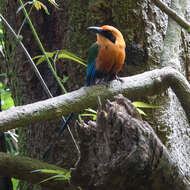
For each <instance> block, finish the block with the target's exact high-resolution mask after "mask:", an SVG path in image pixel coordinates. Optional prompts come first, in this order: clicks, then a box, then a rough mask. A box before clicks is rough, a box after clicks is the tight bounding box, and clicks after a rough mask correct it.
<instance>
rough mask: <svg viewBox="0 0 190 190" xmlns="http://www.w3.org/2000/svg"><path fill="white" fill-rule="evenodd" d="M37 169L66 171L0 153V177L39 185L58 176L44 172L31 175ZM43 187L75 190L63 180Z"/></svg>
mask: <svg viewBox="0 0 190 190" xmlns="http://www.w3.org/2000/svg"><path fill="white" fill-rule="evenodd" d="M37 169H50V170H59V171H64V170H63V168H60V167H57V166H55V165H51V164H47V163H45V162H41V161H39V160H36V159H32V158H28V157H21V156H12V155H10V154H6V153H3V152H0V175H3V176H11V177H14V178H17V179H21V180H25V181H28V182H31V183H33V184H37V183H39V182H41V181H42V180H44V179H47V178H49V177H51V176H54V175H56V174H48V173H42V172H34V173H31V172H32V171H34V170H37ZM41 185H42V186H44V187H48V188H52V189H58V190H64V189H67V190H70V189H72V190H73V188H74V186H72V185H70V184H69V183H68V181H63V180H50V181H47V182H44V183H41Z"/></svg>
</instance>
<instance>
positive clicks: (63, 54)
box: [58, 50, 86, 67]
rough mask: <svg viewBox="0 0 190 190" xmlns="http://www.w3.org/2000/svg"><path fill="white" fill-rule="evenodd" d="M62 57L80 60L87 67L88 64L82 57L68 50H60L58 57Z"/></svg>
mask: <svg viewBox="0 0 190 190" xmlns="http://www.w3.org/2000/svg"><path fill="white" fill-rule="evenodd" d="M61 58H66V59H70V60H73V61H75V62H78V63H80V64H81V65H83V66H85V67H86V64H85V63H84V61H83V60H82V59H81V58H80V57H78V56H76V55H75V54H73V53H71V52H69V51H67V50H62V51H60V53H59V55H58V59H61Z"/></svg>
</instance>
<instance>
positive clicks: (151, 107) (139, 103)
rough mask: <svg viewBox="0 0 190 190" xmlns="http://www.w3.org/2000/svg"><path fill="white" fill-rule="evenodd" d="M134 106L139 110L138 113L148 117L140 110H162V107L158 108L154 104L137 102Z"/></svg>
mask: <svg viewBox="0 0 190 190" xmlns="http://www.w3.org/2000/svg"><path fill="white" fill-rule="evenodd" d="M132 104H133V105H134V106H135V107H136V108H137V111H138V112H139V113H140V114H141V115H144V116H147V114H146V113H145V112H144V111H143V110H142V109H139V108H149V109H157V108H161V106H156V105H153V104H147V103H144V102H138V101H137V102H132Z"/></svg>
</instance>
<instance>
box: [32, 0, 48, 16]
mask: <svg viewBox="0 0 190 190" xmlns="http://www.w3.org/2000/svg"><path fill="white" fill-rule="evenodd" d="M33 5H34V7H35V8H36V10H38V11H39V10H41V9H44V11H45V12H46V14H48V15H49V12H48V9H47V7H46V6H45V5H44V4H43V3H42V2H40V1H37V0H34V1H33Z"/></svg>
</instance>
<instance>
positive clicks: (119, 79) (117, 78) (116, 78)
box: [113, 74, 124, 83]
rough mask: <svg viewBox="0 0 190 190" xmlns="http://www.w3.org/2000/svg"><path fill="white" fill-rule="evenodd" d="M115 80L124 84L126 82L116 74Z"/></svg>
mask: <svg viewBox="0 0 190 190" xmlns="http://www.w3.org/2000/svg"><path fill="white" fill-rule="evenodd" d="M113 79H115V80H118V81H120V82H122V83H123V82H124V80H122V79H121V78H119V77H118V76H117V75H116V74H115V75H114V78H113Z"/></svg>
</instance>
